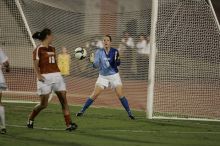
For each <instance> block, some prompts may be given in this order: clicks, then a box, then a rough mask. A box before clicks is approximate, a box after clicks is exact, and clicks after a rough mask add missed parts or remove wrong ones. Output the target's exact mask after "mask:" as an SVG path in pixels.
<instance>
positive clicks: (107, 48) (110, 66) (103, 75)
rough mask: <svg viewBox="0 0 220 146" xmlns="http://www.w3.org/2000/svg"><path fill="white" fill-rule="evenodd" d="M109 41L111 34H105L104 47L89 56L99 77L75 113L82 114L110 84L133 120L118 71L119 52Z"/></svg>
mask: <svg viewBox="0 0 220 146" xmlns="http://www.w3.org/2000/svg"><path fill="white" fill-rule="evenodd" d="M111 41H112V38H111V36H110V35H106V36H105V37H104V39H103V44H104V48H102V49H98V50H97V51H96V54H95V56H94V54H92V55H91V56H90V62H92V63H93V67H94V68H98V69H99V77H98V79H97V81H96V85H95V89H94V91H93V93H92V95H91V96H90V97H88V99H87V101H86V103H85V104H84V106H83V108H82V109H81V111H80V112H78V113H77V114H76V116H82V115H83V114H84V112H85V111H86V109H87V108H88V107H89V106H90V105H91V104H92V103H93V102H94V100H95V99H96V98H97V97H98V96H99V95H100V94H101V92H102V91H103V90H104V89H105V88H107V87H109V86H110V87H111V88H114V89H115V92H116V95H117V96H118V98H119V100H120V101H121V104H122V105H123V107H124V108H125V110H126V111H127V113H128V116H129V118H130V119H133V120H134V119H135V118H134V116H133V115H132V113H131V110H130V107H129V104H128V101H127V99H126V98H125V96H124V95H123V86H122V82H121V78H120V75H119V73H118V66H119V65H120V57H119V52H118V50H117V49H114V48H112V47H111Z"/></svg>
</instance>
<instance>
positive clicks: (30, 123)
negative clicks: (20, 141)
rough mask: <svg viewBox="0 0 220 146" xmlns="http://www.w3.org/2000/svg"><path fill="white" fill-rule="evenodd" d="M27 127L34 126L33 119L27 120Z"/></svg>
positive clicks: (31, 127)
mask: <svg viewBox="0 0 220 146" xmlns="http://www.w3.org/2000/svg"><path fill="white" fill-rule="evenodd" d="M27 128H29V129H33V128H34V121H31V120H28V122H27Z"/></svg>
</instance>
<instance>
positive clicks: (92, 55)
mask: <svg viewBox="0 0 220 146" xmlns="http://www.w3.org/2000/svg"><path fill="white" fill-rule="evenodd" d="M94 60H95V55H94V53H92V54H90V56H89V62H91V63H94Z"/></svg>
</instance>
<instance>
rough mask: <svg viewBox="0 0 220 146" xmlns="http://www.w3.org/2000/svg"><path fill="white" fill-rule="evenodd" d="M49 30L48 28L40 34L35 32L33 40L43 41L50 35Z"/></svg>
mask: <svg viewBox="0 0 220 146" xmlns="http://www.w3.org/2000/svg"><path fill="white" fill-rule="evenodd" d="M51 33H52V32H51V30H50V29H48V28H45V29H43V30H42V31H41V32H35V33H34V34H33V36H32V38H33V39H37V40H41V41H43V40H45V39H46V37H47V36H48V35H51Z"/></svg>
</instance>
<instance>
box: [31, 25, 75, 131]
mask: <svg viewBox="0 0 220 146" xmlns="http://www.w3.org/2000/svg"><path fill="white" fill-rule="evenodd" d="M33 38H34V39H38V40H40V41H41V45H39V46H38V47H37V48H36V49H35V50H34V52H33V61H34V69H35V72H36V75H37V79H38V81H37V90H38V94H39V96H40V104H38V105H36V106H35V107H34V109H33V111H32V113H31V114H30V116H29V118H28V123H27V127H28V128H33V126H34V119H35V117H36V116H37V115H38V114H39V113H40V111H41V110H43V109H45V108H46V107H47V105H48V98H49V95H50V94H51V92H52V91H54V92H55V93H56V95H57V97H58V99H59V101H60V103H61V106H62V111H63V115H64V119H65V122H66V126H67V128H66V130H68V131H72V130H75V129H76V128H77V125H76V124H75V123H72V121H71V117H70V111H69V106H68V103H67V98H66V85H65V83H64V80H63V77H62V75H61V73H60V70H59V68H58V65H57V61H56V52H55V48H54V47H52V46H51V43H52V41H53V35H52V32H51V30H50V29H47V28H46V29H44V30H42V31H41V32H36V33H34V35H33ZM48 120H50V118H49V117H48Z"/></svg>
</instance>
